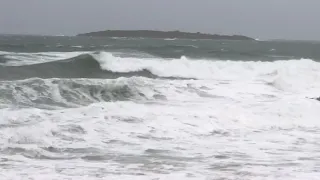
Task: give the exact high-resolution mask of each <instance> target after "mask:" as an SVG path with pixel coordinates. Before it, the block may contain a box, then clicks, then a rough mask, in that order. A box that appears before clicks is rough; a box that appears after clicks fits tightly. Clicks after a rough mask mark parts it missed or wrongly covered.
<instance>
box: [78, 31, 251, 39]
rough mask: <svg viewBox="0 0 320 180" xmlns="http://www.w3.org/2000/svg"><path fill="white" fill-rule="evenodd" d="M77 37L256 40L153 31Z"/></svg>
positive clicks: (243, 37)
mask: <svg viewBox="0 0 320 180" xmlns="http://www.w3.org/2000/svg"><path fill="white" fill-rule="evenodd" d="M77 36H92V37H128V38H161V39H169V38H170V39H175V38H177V39H212V40H254V39H253V38H250V37H246V36H241V35H232V36H228V35H217V34H213V35H212V34H204V33H200V32H197V33H189V32H181V31H167V32H166V31H151V30H106V31H98V32H90V33H84V34H78V35H77Z"/></svg>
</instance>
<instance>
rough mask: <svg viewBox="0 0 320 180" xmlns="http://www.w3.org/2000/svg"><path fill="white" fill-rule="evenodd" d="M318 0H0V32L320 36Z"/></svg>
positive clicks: (292, 37) (317, 38)
mask: <svg viewBox="0 0 320 180" xmlns="http://www.w3.org/2000/svg"><path fill="white" fill-rule="evenodd" d="M319 8H320V0H0V33H19V34H21V33H23V34H49V35H58V34H64V35H74V34H77V33H83V32H90V31H98V30H105V29H151V30H181V31H191V32H197V31H200V32H207V33H219V34H242V35H247V36H251V37H254V38H260V39H306V40H320V10H319Z"/></svg>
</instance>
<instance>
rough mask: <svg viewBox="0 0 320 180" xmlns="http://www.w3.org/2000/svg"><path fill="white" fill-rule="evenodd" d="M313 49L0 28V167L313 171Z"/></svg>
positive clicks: (85, 175)
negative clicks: (33, 32)
mask: <svg viewBox="0 0 320 180" xmlns="http://www.w3.org/2000/svg"><path fill="white" fill-rule="evenodd" d="M319 49H320V43H319V42H311V41H310V42H307V41H215V40H182V39H143V38H140V39H133V38H94V37H65V36H56V37H53V36H9V35H6V36H5V35H3V36H0V179H90V180H91V179H130V180H131V179H197V180H198V179H290V180H292V179H297V180H298V179H299V180H301V179H308V180H311V179H318V178H319V176H320V171H319V169H320V143H319V142H320V121H319V117H320V111H319V108H320V103H319V102H318V101H316V100H313V99H310V98H315V97H319V96H320V81H319V80H320V64H319V60H320V51H319Z"/></svg>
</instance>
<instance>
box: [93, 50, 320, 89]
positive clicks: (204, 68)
mask: <svg viewBox="0 0 320 180" xmlns="http://www.w3.org/2000/svg"><path fill="white" fill-rule="evenodd" d="M93 57H95V59H96V60H97V61H98V62H99V63H100V65H101V68H102V69H104V70H109V71H112V72H134V71H141V70H144V69H146V70H149V71H150V72H152V73H153V74H155V75H158V76H161V77H183V78H197V79H211V80H239V81H250V80H252V79H255V80H263V81H267V82H270V84H274V85H275V86H276V87H278V88H279V89H282V90H292V88H291V86H293V87H294V88H299V89H303V88H307V89H309V88H312V87H313V86H317V87H318V86H319V83H317V82H318V79H319V78H320V64H319V63H318V62H315V61H312V60H310V59H301V60H289V61H276V62H259V61H257V62H253V61H250V62H243V61H221V60H193V59H188V58H187V57H184V56H183V57H181V58H180V59H171V60H168V59H160V58H145V59H141V58H130V57H116V56H114V55H113V54H111V53H107V52H101V53H99V54H95V55H93Z"/></svg>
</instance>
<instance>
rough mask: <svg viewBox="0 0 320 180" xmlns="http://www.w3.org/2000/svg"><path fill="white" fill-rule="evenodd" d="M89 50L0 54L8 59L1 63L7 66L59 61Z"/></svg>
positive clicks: (3, 52) (2, 52)
mask: <svg viewBox="0 0 320 180" xmlns="http://www.w3.org/2000/svg"><path fill="white" fill-rule="evenodd" d="M88 53H90V52H86V51H78V52H37V53H16V52H5V51H0V55H4V57H5V58H6V59H9V60H10V61H8V62H6V63H5V64H2V65H7V66H23V65H30V64H39V63H45V62H51V61H60V60H65V59H69V58H73V57H77V56H79V55H82V54H88Z"/></svg>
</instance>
